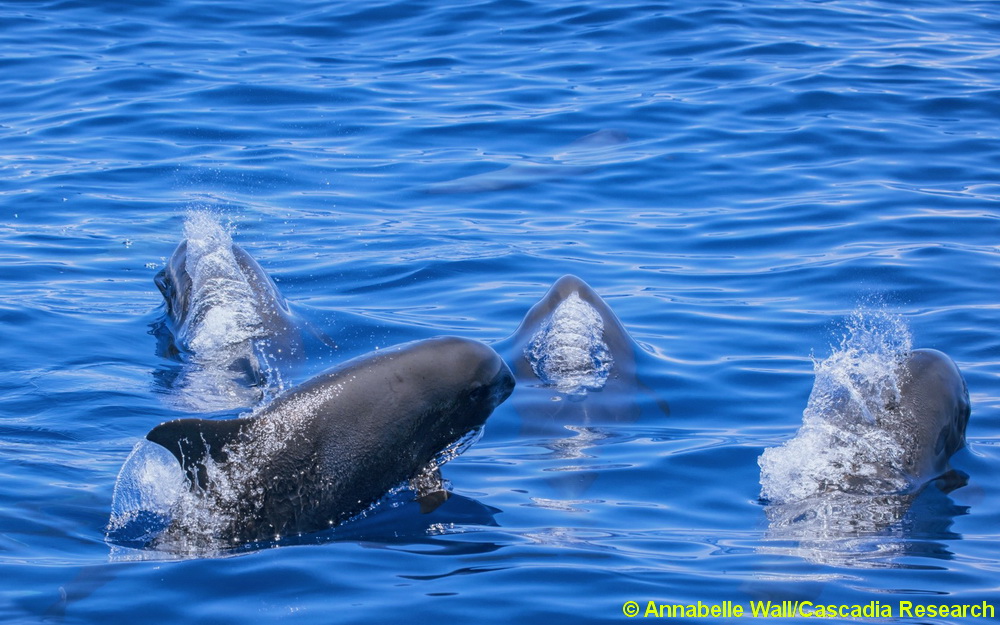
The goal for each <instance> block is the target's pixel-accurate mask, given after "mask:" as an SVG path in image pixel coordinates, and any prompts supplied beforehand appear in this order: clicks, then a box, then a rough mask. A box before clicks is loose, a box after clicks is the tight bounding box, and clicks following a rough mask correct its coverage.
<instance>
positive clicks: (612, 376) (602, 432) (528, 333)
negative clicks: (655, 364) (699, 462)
mask: <svg viewBox="0 0 1000 625" xmlns="http://www.w3.org/2000/svg"><path fill="white" fill-rule="evenodd" d="M495 347H496V349H497V351H499V352H500V353H501V354H502V355H503V356H504V357H505V358H506V359H507V362H508V363H509V364H510V367H511V370H512V371H513V373H514V376H515V378H516V379H517V381H518V389H517V392H516V394H515V397H514V400H513V401H514V405H515V407H516V409H517V412H518V413H519V414H520V416H521V427H520V436H521V437H522V438H524V437H528V438H529V439H535V440H536V444H539V445H542V446H544V447H546V448H547V449H549V450H551V452H552V454H551V456H550V458H551V459H556V460H557V461H558V466H550V467H548V468H547V471H549V473H548V475H549V479H548V481H549V482H550V483H552V484H553V486H554V487H555V488H556V489H557V490H558V491H559V493H560V494H561V495H578V494H580V493H581V492H582V491H583V490H585V489H587V488H588V487H589V486H590V484H591V483H592V482H593V481H594V480H595V479H597V473H596V472H594V471H592V470H591V469H590V467H588V466H587V465H588V461H587V458H590V457H591V456H590V455H589V453H588V452H587V451H586V450H587V449H588V448H590V447H594V446H596V445H601V444H603V443H605V442H612V441H614V440H616V438H617V437H616V436H615V425H616V424H621V423H629V422H634V421H636V420H638V419H639V417H640V414H641V413H642V411H643V408H644V407H650V408H652V409H653V410H654V411H655V413H656V414H659V415H663V414H668V413H669V408H668V407H667V404H666V402H664V401H663V400H661V399H659V397H658V396H657V395H656V394H655V393H653V392H651V391H650V389H648V388H647V387H646V386H645V385H644V384H642V382H641V381H640V380H639V378H638V376H637V373H638V372H637V363H638V362H640V361H642V360H644V359H645V352H644V350H642V348H641V347H639V345H638V344H636V342H635V341H634V340H633V339H632V337H631V336H630V335H629V333H628V331H627V330H626V329H625V327H624V326H623V325H622V323H621V321H619V320H618V317H617V316H616V315H615V313H614V311H612V310H611V308H610V307H609V306H608V304H607V303H606V302H605V301H604V300H603V299H602V298H601V296H600V295H598V294H597V292H595V291H594V290H593V289H592V288H591V287H590V286H589V285H588V284H587V283H586V282H584V281H583V280H581V279H580V278H578V277H576V276H572V275H566V276H563V277H562V278H559V280H557V281H556V282H555V283H554V284H553V285H552V287H551V288H550V289H549V290H548V292H546V293H545V295H544V296H543V297H542V298H541V299H540V300H539V301H538V302H537V303H536V304H535V305H534V306H532V308H531V309H530V310H529V311H528V313H527V314H526V315H525V317H524V319H523V321H522V322H521V324H520V326H519V327H518V328H517V330H516V331H515V332H514V333H513V334H512V335H511V336H510V337H508V338H506V339H504V340H503V341H500V342H499V343H497V344H496V345H495Z"/></svg>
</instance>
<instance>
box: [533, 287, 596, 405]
mask: <svg viewBox="0 0 1000 625" xmlns="http://www.w3.org/2000/svg"><path fill="white" fill-rule="evenodd" d="M524 351H525V357H526V358H527V359H528V362H530V363H531V368H532V370H533V371H534V372H535V375H536V376H538V378H539V379H540V380H542V381H543V382H545V383H546V384H548V385H551V386H553V387H555V388H556V389H557V390H558V391H560V392H562V393H567V394H580V393H583V392H585V391H588V390H598V389H601V388H603V387H604V384H605V382H607V380H608V375H609V373H610V372H611V366H612V364H613V361H612V358H611V351H610V350H609V349H608V345H607V343H605V342H604V322H603V321H602V319H601V315H600V313H598V312H597V310H596V309H594V307H593V306H591V305H590V304H588V303H587V302H585V301H583V300H582V299H581V298H580V296H579V294H578V293H573V294H571V295H570V296H569V297H567V298H566V299H565V300H564V301H563V302H561V303H560V304H559V306H557V307H556V308H555V310H553V311H552V314H551V315H549V318H548V319H547V320H546V321H545V324H544V325H543V326H542V327H541V328H540V329H539V330H538V332H536V333H535V335H534V336H533V337H532V338H531V340H530V341H529V342H528V344H527V345H526V346H525V350H524Z"/></svg>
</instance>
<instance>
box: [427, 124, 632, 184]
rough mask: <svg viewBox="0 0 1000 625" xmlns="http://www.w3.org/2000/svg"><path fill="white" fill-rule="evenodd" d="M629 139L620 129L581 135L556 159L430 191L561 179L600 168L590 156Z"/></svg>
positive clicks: (448, 182) (446, 182)
mask: <svg viewBox="0 0 1000 625" xmlns="http://www.w3.org/2000/svg"><path fill="white" fill-rule="evenodd" d="M626 141H628V135H626V134H625V133H624V132H621V131H620V130H608V129H605V130H598V131H597V132H594V133H591V134H589V135H587V136H585V137H581V138H579V139H577V140H576V141H574V142H573V143H571V144H569V145H568V146H566V147H564V148H563V149H562V150H560V151H559V152H557V153H555V154H552V155H551V159H552V161H553V162H551V163H549V162H545V163H536V162H530V161H528V162H524V163H515V164H513V165H510V166H508V167H505V168H503V169H499V170H496V171H488V172H486V173H483V174H476V175H474V176H466V177H465V178H458V179H456V180H448V181H445V182H438V183H434V184H430V185H427V186H426V187H424V191H425V192H427V193H440V194H446V193H483V192H486V191H502V190H504V189H518V188H521V187H528V186H531V185H533V184H538V183H539V182H545V181H547V180H557V179H560V178H567V177H569V176H578V175H581V174H586V173H589V172H591V171H594V170H595V169H597V168H598V167H599V166H600V165H601V164H602V163H600V162H597V161H594V160H592V159H591V158H589V157H592V156H595V155H599V154H600V152H599V151H600V150H602V149H605V148H608V147H611V146H615V145H620V144H622V143H625V142H626Z"/></svg>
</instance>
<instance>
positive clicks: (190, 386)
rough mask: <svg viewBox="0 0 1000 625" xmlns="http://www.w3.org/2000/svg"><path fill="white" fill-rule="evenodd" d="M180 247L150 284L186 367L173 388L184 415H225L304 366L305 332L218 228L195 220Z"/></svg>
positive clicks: (202, 217)
mask: <svg viewBox="0 0 1000 625" xmlns="http://www.w3.org/2000/svg"><path fill="white" fill-rule="evenodd" d="M184 231H185V239H184V240H182V241H181V243H180V244H179V245H178V246H177V248H176V249H175V250H174V252H173V254H172V255H171V257H170V260H169V261H168V262H167V264H166V266H165V267H164V268H163V269H162V270H161V271H160V272H159V273H157V275H156V277H155V278H154V282H155V283H156V286H157V288H158V289H159V290H160V293H161V294H162V295H163V299H164V302H165V303H166V312H167V326H168V328H169V330H170V332H171V335H172V336H171V342H172V344H171V345H170V346H169V347H168V349H167V352H168V353H170V354H173V353H179V354H180V355H181V357H182V359H183V360H184V361H185V366H184V368H183V369H182V370H181V372H180V374H179V376H178V377H177V379H176V380H174V382H173V384H172V386H173V390H174V391H176V392H175V399H176V400H177V402H178V403H180V404H181V406H182V407H183V408H186V409H193V410H198V411H213V410H225V409H232V408H238V407H246V406H250V405H253V404H255V403H257V402H258V401H259V400H260V399H261V398H262V397H263V395H264V393H263V391H264V389H265V388H268V387H271V388H272V389H273V388H280V386H281V380H280V375H281V372H282V369H283V368H284V367H285V365H286V364H288V363H290V362H292V360H293V359H301V357H302V351H303V344H304V334H303V328H304V325H303V324H301V323H300V322H299V320H298V319H297V317H296V316H295V315H294V314H293V313H292V311H291V310H290V309H289V307H288V304H287V302H286V301H285V298H284V297H282V295H281V293H280V292H279V291H278V288H277V286H276V285H275V283H274V281H273V280H272V279H271V277H270V276H268V275H267V273H266V272H265V271H264V270H263V268H261V266H260V265H259V264H258V263H257V262H256V261H255V260H254V259H253V258H252V257H251V256H250V255H249V254H248V253H247V252H246V250H244V249H243V248H242V247H240V246H239V245H237V244H236V243H234V242H233V240H232V238H231V236H230V235H229V233H228V232H226V231H225V229H224V228H223V227H222V226H221V225H220V224H219V222H218V220H217V219H216V218H214V217H212V216H211V215H209V214H207V213H192V214H190V215H189V216H188V218H187V220H186V222H185V226H184Z"/></svg>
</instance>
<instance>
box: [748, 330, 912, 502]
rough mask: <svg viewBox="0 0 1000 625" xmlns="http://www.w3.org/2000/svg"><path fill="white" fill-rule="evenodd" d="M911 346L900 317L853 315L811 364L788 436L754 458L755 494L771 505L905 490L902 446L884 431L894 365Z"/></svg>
mask: <svg viewBox="0 0 1000 625" xmlns="http://www.w3.org/2000/svg"><path fill="white" fill-rule="evenodd" d="M911 348H912V339H911V336H910V331H909V328H908V327H907V326H906V324H905V322H904V321H903V319H902V318H901V317H899V316H897V315H892V314H889V313H887V312H885V311H876V312H856V313H854V314H853V315H852V316H851V317H850V319H849V320H848V323H847V327H846V331H845V334H844V336H843V337H842V339H841V342H840V345H839V346H837V347H835V348H834V350H833V353H832V354H831V355H830V356H829V357H828V358H826V359H825V360H820V361H815V371H816V381H815V383H814V385H813V390H812V393H811V394H810V396H809V402H808V404H807V406H806V409H805V411H804V413H803V415H802V427H800V428H799V431H798V432H797V433H796V435H795V437H794V438H792V439H791V440H789V441H787V442H786V443H784V444H783V445H781V446H779V447H772V448H770V449H766V450H764V453H763V454H762V455H761V456H760V458H759V459H758V461H757V462H758V464H759V465H760V469H761V475H760V484H761V497H762V498H763V499H765V500H767V501H769V502H770V503H772V504H782V503H788V502H795V501H801V500H804V499H806V498H808V497H811V496H814V495H819V494H822V493H830V492H841V493H854V494H868V495H877V494H887V493H897V492H903V491H905V490H906V489H907V488H908V487H909V486H910V484H908V481H907V478H906V475H905V474H904V472H903V471H902V466H903V464H904V463H903V459H904V453H905V450H904V449H902V447H901V446H900V444H899V442H898V441H897V440H896V438H895V437H893V436H892V435H891V432H889V431H887V429H886V427H885V422H884V419H885V418H886V415H887V410H888V409H890V408H893V407H894V406H896V405H898V403H899V385H900V379H899V370H900V365H901V364H902V363H903V361H904V360H905V358H906V356H907V354H908V353H909V352H910V350H911Z"/></svg>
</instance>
